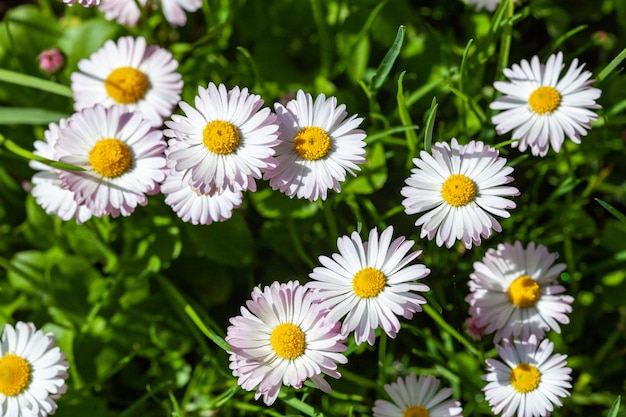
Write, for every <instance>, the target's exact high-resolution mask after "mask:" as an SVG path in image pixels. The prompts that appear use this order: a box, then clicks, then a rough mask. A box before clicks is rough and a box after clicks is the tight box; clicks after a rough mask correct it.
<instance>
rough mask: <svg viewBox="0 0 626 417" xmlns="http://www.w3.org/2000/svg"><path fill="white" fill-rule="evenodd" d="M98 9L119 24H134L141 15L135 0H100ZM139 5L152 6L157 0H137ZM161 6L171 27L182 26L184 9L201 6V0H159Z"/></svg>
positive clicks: (190, 9)
mask: <svg viewBox="0 0 626 417" xmlns="http://www.w3.org/2000/svg"><path fill="white" fill-rule="evenodd" d="M101 1H102V3H101V5H100V11H102V12H103V13H104V17H106V18H107V19H108V20H115V21H117V22H118V23H119V24H121V25H128V26H136V25H137V22H138V21H139V18H140V17H141V10H140V9H139V7H138V6H137V3H136V2H135V1H128V0H101ZM138 1H139V5H140V6H141V7H144V8H145V7H152V6H154V5H155V4H156V3H157V2H155V1H151V2H148V0H138ZM160 3H161V8H162V9H163V15H164V16H165V20H167V22H168V23H169V24H170V26H172V27H176V26H184V25H185V24H186V23H187V15H186V14H185V11H188V12H195V11H196V10H198V9H199V8H200V7H202V0H161V1H160Z"/></svg>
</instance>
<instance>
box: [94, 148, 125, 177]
mask: <svg viewBox="0 0 626 417" xmlns="http://www.w3.org/2000/svg"><path fill="white" fill-rule="evenodd" d="M89 163H90V164H91V167H92V168H93V169H94V171H96V172H98V173H99V174H101V175H103V176H105V177H108V178H115V177H119V176H120V175H122V174H124V173H125V172H126V171H128V170H129V169H130V168H131V166H132V164H133V155H132V152H131V150H130V148H129V147H128V145H127V144H126V143H125V142H122V141H121V140H119V139H113V138H107V139H100V140H99V141H98V142H96V144H95V145H94V147H93V148H91V151H89Z"/></svg>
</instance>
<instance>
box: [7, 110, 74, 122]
mask: <svg viewBox="0 0 626 417" xmlns="http://www.w3.org/2000/svg"><path fill="white" fill-rule="evenodd" d="M66 117H68V115H67V114H65V113H59V112H55V111H52V110H47V109H37V108H29V107H1V108H0V125H12V124H18V125H19V124H22V125H43V124H48V123H51V122H58V121H59V120H60V119H63V118H66Z"/></svg>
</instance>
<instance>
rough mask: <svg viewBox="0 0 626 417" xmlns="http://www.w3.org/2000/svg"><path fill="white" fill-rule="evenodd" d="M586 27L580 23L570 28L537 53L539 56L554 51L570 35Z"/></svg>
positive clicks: (586, 26)
mask: <svg viewBox="0 0 626 417" xmlns="http://www.w3.org/2000/svg"><path fill="white" fill-rule="evenodd" d="M588 27H589V25H580V26H577V27H575V28H574V29H572V30H569V31H567V32H566V33H564V34H563V35H561V36H559V38H558V39H557V40H555V41H554V42H552V43H551V44H550V45H548V47H547V48H548V51H541V52H540V53H539V54H538V55H539V56H547V55H550V54H552V53H554V52H556V51H557V50H558V49H559V47H560V46H561V45H563V44H564V43H565V41H567V40H568V39H569V38H571V37H572V36H574V35H575V34H577V33H578V32H581V31H583V30H585V29H587V28H588Z"/></svg>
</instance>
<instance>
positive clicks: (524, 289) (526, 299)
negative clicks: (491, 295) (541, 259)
mask: <svg viewBox="0 0 626 417" xmlns="http://www.w3.org/2000/svg"><path fill="white" fill-rule="evenodd" d="M506 295H507V296H508V297H509V300H511V302H512V303H513V304H515V305H516V306H517V307H520V308H527V307H532V306H534V305H535V304H537V301H539V299H540V298H541V288H540V286H539V283H538V282H537V281H535V280H534V279H532V278H531V277H529V276H528V275H522V276H521V277H519V278H516V279H515V281H513V282H512V283H511V285H509V289H508V290H507V291H506Z"/></svg>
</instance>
